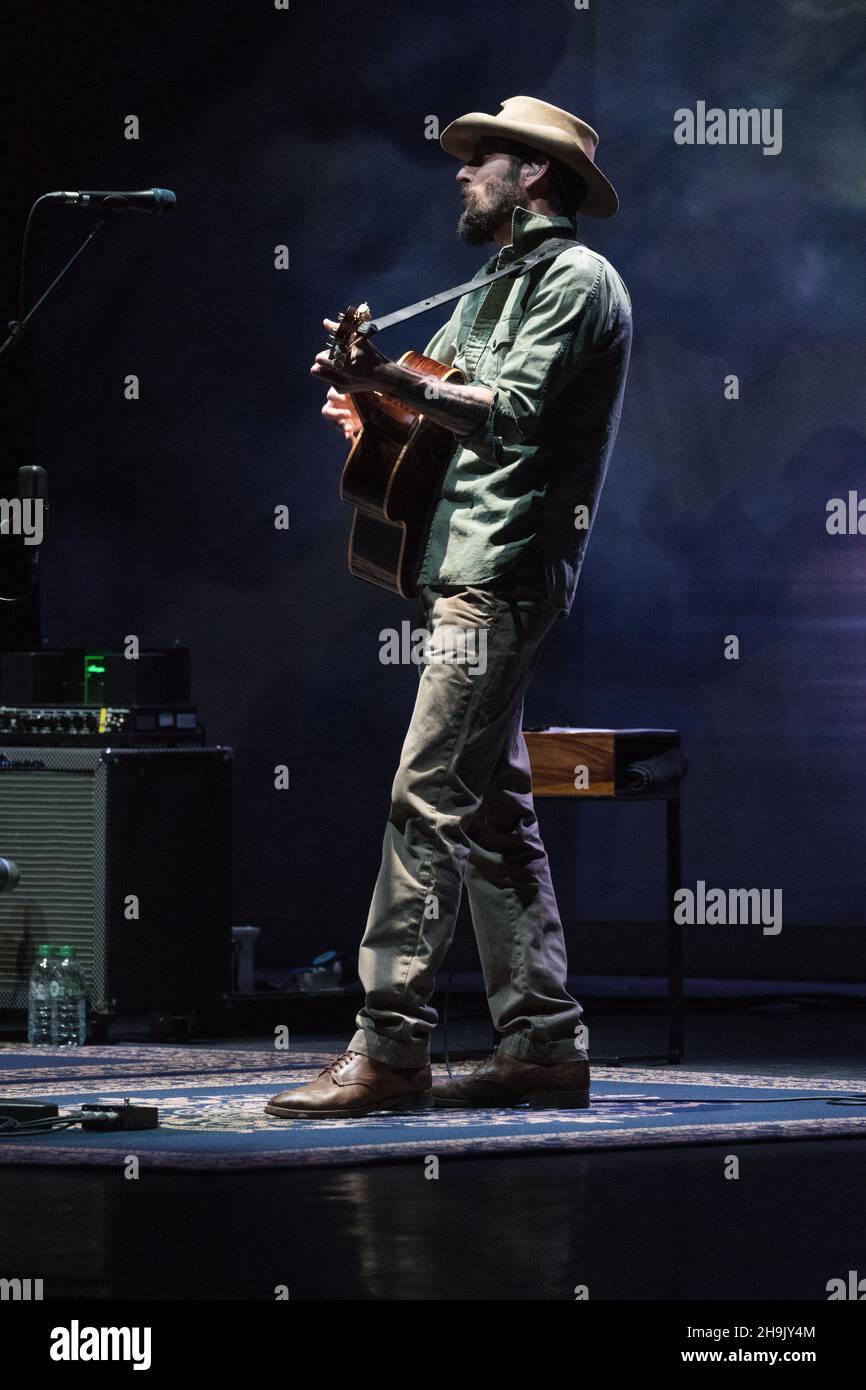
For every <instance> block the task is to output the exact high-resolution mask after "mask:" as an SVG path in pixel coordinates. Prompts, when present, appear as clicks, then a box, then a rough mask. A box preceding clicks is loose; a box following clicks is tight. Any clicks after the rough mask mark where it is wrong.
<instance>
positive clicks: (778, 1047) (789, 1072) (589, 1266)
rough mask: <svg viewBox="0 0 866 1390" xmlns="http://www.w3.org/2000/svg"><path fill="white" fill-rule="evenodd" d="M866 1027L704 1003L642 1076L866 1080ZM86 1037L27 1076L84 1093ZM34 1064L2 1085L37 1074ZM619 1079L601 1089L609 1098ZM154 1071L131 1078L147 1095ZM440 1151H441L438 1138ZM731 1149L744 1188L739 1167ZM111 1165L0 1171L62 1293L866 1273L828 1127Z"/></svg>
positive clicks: (863, 1244) (863, 1239)
mask: <svg viewBox="0 0 866 1390" xmlns="http://www.w3.org/2000/svg"><path fill="white" fill-rule="evenodd" d="M864 1022H866V1019H864V1015H863V1013H862V1011H860V1010H857V1009H851V1010H845V1011H841V1012H839V1011H835V1010H834V1011H828V1010H826V1009H812V1010H808V1009H796V1010H794V1009H791V1008H789V1007H788V1006H777V1007H771V1008H764V1009H760V1010H756V1009H754V1008H750V1009H742V1008H740V1009H737V1008H733V1007H731V1008H725V1009H723V1010H719V1009H713V1010H711V1011H705V1010H704V1011H701V1012H700V1013H698V1014H695V1015H693V1016H692V1017H690V1020H689V1026H688V1033H687V1060H686V1063H685V1064H684V1065H683V1066H681V1067H659V1068H653V1069H651V1073H650V1076H649V1078H648V1079H647V1080H646V1081H645V1082H642V1083H641V1087H642V1089H643V1088H648V1089H652V1088H653V1087H654V1086H661V1085H665V1086H667V1085H669V1084H672V1083H673V1080H674V1078H675V1077H678V1078H679V1080H680V1082H682V1081H683V1080H685V1077H686V1075H687V1074H689V1073H704V1074H705V1073H708V1072H716V1071H722V1072H724V1073H726V1074H727V1075H729V1076H730V1075H734V1076H737V1077H739V1078H741V1080H742V1081H743V1082H747V1081H748V1079H749V1078H755V1077H757V1076H761V1077H763V1078H768V1079H769V1078H775V1079H776V1081H777V1083H778V1082H779V1081H780V1080H781V1079H782V1078H787V1079H793V1080H799V1081H800V1083H803V1082H805V1081H808V1080H814V1079H820V1080H822V1081H823V1082H824V1083H825V1084H826V1083H827V1082H834V1081H839V1082H840V1083H843V1082H847V1083H848V1084H847V1086H844V1085H843V1086H840V1087H839V1091H840V1092H843V1091H844V1092H846V1093H848V1094H850V1093H851V1091H852V1090H856V1089H857V1088H858V1087H859V1085H860V1084H861V1083H866V1065H864V1060H863V1059H864V1058H866V1050H864V1047H863V1033H864ZM590 1028H591V1030H592V1032H591V1045H590V1056H591V1057H592V1054H593V1052H594V1051H596V1050H597V1051H599V1052H601V1051H603V1050H607V1049H610V1050H612V1051H623V1052H629V1051H634V1050H638V1051H651V1050H656V1049H657V1047H658V1044H659V1041H660V1039H661V1038H662V1037H663V1033H664V1019H663V1014H662V1013H659V1012H652V1011H648V1012H646V1013H641V1014H635V1013H631V1014H629V1015H627V1016H626V1015H623V1014H621V1013H619V1012H614V1013H610V1014H602V1013H601V1011H595V1010H593V1013H592V1015H591V1016H590ZM449 1033H450V1043H451V1049H452V1053H456V1052H457V1051H458V1050H459V1048H460V1046H462V1045H464V1044H465V1045H467V1046H470V1047H472V1048H481V1049H483V1047H484V1046H485V1044H486V1042H487V1041H488V1040H489V1031H488V1030H487V1028H486V1025H485V1024H484V1023H483V1021H481V1022H478V1023H472V1022H471V1021H466V1022H459V1023H458V1022H457V1021H456V1020H455V1021H453V1022H452V1025H451V1027H450V1029H449ZM345 1042H346V1039H345V1038H342V1037H341V1038H334V1039H326V1038H321V1037H319V1038H316V1039H301V1038H295V1039H293V1050H294V1049H298V1050H301V1049H302V1048H303V1047H304V1045H306V1046H307V1047H309V1048H310V1049H312V1048H313V1047H314V1048H315V1051H316V1053H318V1054H322V1055H331V1054H333V1053H335V1052H337V1051H339V1050H341V1049H342V1048H343V1047H344V1046H345ZM196 1046H198V1045H196ZM208 1049H212V1050H213V1052H214V1053H217V1054H220V1055H221V1059H222V1060H221V1064H222V1065H223V1066H224V1067H226V1068H231V1067H232V1066H233V1065H235V1059H234V1058H233V1056H232V1054H236V1060H237V1063H239V1064H240V1065H241V1066H243V1065H244V1061H243V1054H246V1056H247V1057H249V1056H250V1052H253V1053H258V1054H259V1056H258V1058H257V1065H260V1066H262V1075H266V1074H269V1070H270V1066H271V1065H272V1063H273V1050H272V1048H271V1047H270V1046H269V1044H268V1043H267V1042H266V1041H263V1040H254V1039H245V1040H239V1039H235V1040H232V1041H231V1042H225V1043H219V1044H211V1043H208ZM4 1050H5V1049H4ZM195 1050H196V1048H193V1049H192V1051H193V1052H194V1051H195ZM92 1051H94V1050H91V1049H85V1050H83V1051H82V1052H80V1053H78V1054H77V1055H68V1056H67V1060H66V1061H65V1062H64V1066H63V1067H62V1068H59V1069H55V1070H53V1072H52V1071H50V1070H48V1071H45V1070H43V1071H42V1072H41V1077H42V1079H41V1081H40V1080H38V1079H37V1077H36V1076H35V1075H34V1074H33V1073H32V1072H30V1074H29V1075H28V1076H27V1078H26V1085H27V1087H28V1089H30V1088H31V1087H33V1086H34V1085H35V1087H36V1088H41V1089H42V1090H47V1089H48V1088H49V1085H50V1081H51V1077H52V1076H53V1078H54V1081H55V1084H56V1085H58V1086H60V1085H63V1086H69V1085H75V1086H76V1088H77V1093H79V1094H80V1093H81V1091H82V1090H83V1089H85V1088H86V1085H87V1083H86V1082H85V1085H84V1087H83V1086H82V1081H81V1077H80V1073H81V1071H82V1069H83V1068H85V1067H86V1068H87V1071H86V1072H85V1075H90V1077H91V1080H92V1083H93V1084H92V1088H91V1089H93V1090H94V1091H98V1090H101V1089H102V1087H101V1085H100V1083H99V1081H98V1078H97V1076H96V1071H95V1070H94V1071H91V1070H90V1068H95V1069H96V1070H98V1069H99V1068H100V1067H101V1065H102V1062H101V1059H100V1058H98V1057H97V1056H96V1055H95V1053H94V1055H93V1058H92V1061H87V1060H86V1054H87V1052H92ZM157 1051H158V1049H157ZM184 1051H185V1050H184V1049H183V1048H180V1049H177V1048H174V1049H166V1050H162V1054H161V1057H160V1058H159V1059H156V1058H154V1063H153V1065H155V1066H157V1067H158V1068H159V1070H160V1071H162V1069H164V1068H165V1066H166V1063H168V1062H171V1063H172V1064H173V1067H174V1074H175V1076H176V1077H177V1079H178V1080H179V1081H180V1080H183V1078H184V1069H186V1080H187V1081H188V1080H189V1079H191V1074H192V1075H194V1074H195V1073H196V1071H197V1070H198V1068H197V1064H196V1059H195V1058H194V1057H193V1056H191V1055H189V1050H187V1054H188V1055H187V1057H186V1061H184V1055H183V1054H184ZM237 1054H240V1055H237ZM7 1055H9V1054H7ZM19 1055H20V1054H19ZM135 1055H136V1056H138V1057H139V1058H141V1057H142V1053H141V1051H140V1050H139V1049H137V1048H136V1049H135ZM0 1058H2V1052H0ZM118 1060H119V1059H118ZM213 1060H214V1061H216V1060H218V1059H217V1058H216V1057H214V1059H213ZM44 1061H45V1062H48V1061H49V1059H48V1058H47V1057H46V1058H45V1059H44ZM191 1063H192V1067H191V1069H190V1064H191ZM37 1065H38V1066H39V1067H40V1068H42V1067H43V1059H39V1060H38V1062H37ZM140 1065H141V1066H147V1067H148V1068H149V1067H150V1065H151V1063H150V1062H144V1061H143V1062H141V1064H140ZM28 1067H29V1059H28V1060H27V1062H26V1063H25V1066H24V1068H23V1070H22V1069H21V1068H20V1067H16V1068H15V1069H14V1070H13V1069H10V1070H9V1071H6V1072H5V1079H6V1080H7V1081H9V1082H12V1081H13V1079H14V1082H15V1083H16V1084H18V1083H23V1082H24V1072H25V1071H27V1070H28ZM266 1067H267V1068H268V1072H265V1068H266ZM642 1072H643V1074H644V1075H645V1074H646V1069H642ZM76 1073H77V1074H79V1075H78V1077H77V1079H76V1075H75V1074H76ZM614 1074H615V1069H611V1070H610V1071H607V1072H606V1073H605V1077H604V1078H603V1080H604V1085H603V1086H602V1084H601V1083H602V1078H600V1079H599V1081H595V1080H594V1088H595V1087H596V1086H599V1087H600V1088H601V1089H602V1091H606V1090H608V1088H609V1086H612V1085H613V1084H614V1082H613V1080H608V1078H613V1076H614ZM148 1075H150V1076H151V1077H153V1076H154V1075H155V1073H154V1072H139V1074H138V1076H137V1077H135V1078H134V1079H133V1080H134V1089H135V1091H136V1093H137V1092H138V1090H139V1089H140V1088H143V1089H142V1095H144V1094H145V1092H146V1089H147V1080H148ZM163 1075H164V1071H163ZM235 1075H236V1074H235ZM257 1075H258V1073H257ZM61 1077H63V1080H62V1081H61ZM620 1078H621V1081H623V1082H624V1081H625V1075H624V1074H623V1073H620ZM246 1079H247V1080H249V1077H247V1078H246ZM687 1084H688V1083H687ZM810 1089H811V1088H808V1087H806V1088H805V1090H806V1092H807V1093H810ZM822 1089H823V1088H822ZM831 1089H832V1086H831ZM863 1089H864V1090H866V1084H864V1085H863ZM791 1108H792V1109H794V1110H796V1109H798V1108H799V1107H797V1106H793V1107H791ZM580 1113H581V1112H578V1114H580ZM590 1113H591V1112H590ZM428 1118H430V1117H428ZM792 1118H793V1117H792ZM864 1120H866V1114H864ZM275 1123H276V1124H278V1125H279V1122H275ZM78 1137H79V1138H83V1137H84V1136H78ZM695 1137H696V1138H697V1136H695ZM126 1139H127V1140H128V1141H130V1142H128V1143H127V1144H126V1145H125V1146H123V1147H125V1152H126V1153H127V1154H130V1153H136V1152H137V1151H138V1150H137V1145H136V1143H135V1139H136V1136H135V1135H134V1134H133V1135H128V1136H126ZM732 1140H733V1142H732ZM427 1150H428V1152H430V1153H433V1154H436V1153H437V1147H436V1143H435V1140H434V1142H433V1143H431V1144H429V1145H427ZM731 1155H735V1156H736V1157H737V1158H738V1159H739V1163H740V1176H739V1178H738V1179H736V1180H731V1179H730V1178H728V1177H726V1176H725V1172H726V1166H727V1165H728V1162H729V1158H730V1156H731ZM116 1157H117V1159H118V1161H117V1162H115V1163H113V1164H112V1165H110V1166H107V1167H102V1168H92V1169H80V1168H75V1167H73V1168H67V1167H65V1166H64V1167H60V1166H52V1167H26V1168H25V1167H18V1166H16V1167H4V1168H0V1267H2V1268H4V1269H7V1270H8V1269H9V1268H11V1267H14V1268H15V1269H19V1270H21V1271H22V1272H24V1273H32V1274H34V1275H37V1274H38V1275H39V1277H43V1278H44V1279H45V1288H46V1297H47V1298H63V1297H69V1296H75V1297H83V1298H94V1299H108V1298H121V1299H123V1298H126V1299H138V1298H148V1297H156V1298H165V1299H172V1300H175V1299H177V1300H187V1299H229V1298H235V1299H236V1298H241V1299H244V1298H249V1299H262V1298H264V1299H270V1298H272V1297H273V1290H274V1288H275V1286H276V1285H278V1284H285V1285H287V1287H288V1288H289V1291H290V1295H291V1297H292V1298H293V1299H302V1300H303V1299H311V1300H320V1299H348V1300H364V1299H388V1300H392V1299H393V1300H404V1299H406V1300H419V1299H420V1300H448V1299H460V1300H464V1299H468V1300H477V1299H492V1300H498V1299H505V1300H508V1299H541V1300H550V1299H553V1300H557V1299H568V1300H569V1301H571V1300H573V1298H574V1288H575V1287H576V1286H577V1285H578V1284H588V1285H589V1288H590V1296H591V1298H593V1299H635V1300H657V1299H662V1300H666V1299H673V1300H679V1299H716V1298H723V1299H745V1300H767V1299H797V1300H820V1301H823V1300H825V1299H826V1292H825V1289H826V1284H827V1281H828V1280H829V1279H831V1278H834V1277H837V1276H841V1277H844V1276H845V1275H846V1272H847V1271H848V1270H849V1269H858V1268H861V1266H862V1251H863V1249H864V1248H866V1200H864V1198H866V1176H864V1175H866V1164H864V1159H866V1141H864V1140H863V1139H859V1138H836V1137H834V1136H832V1134H826V1135H825V1136H824V1137H821V1138H819V1139H817V1140H816V1139H814V1138H812V1139H809V1140H804V1139H800V1138H788V1139H786V1140H785V1141H784V1142H780V1140H779V1138H778V1137H774V1136H770V1135H769V1133H768V1134H767V1136H766V1138H764V1139H762V1140H758V1141H757V1142H755V1141H754V1140H753V1141H751V1142H748V1143H746V1142H742V1141H741V1140H740V1139H734V1136H731V1140H729V1141H728V1142H725V1141H724V1140H721V1141H718V1142H716V1141H713V1142H709V1143H708V1142H695V1143H688V1142H687V1143H685V1144H678V1145H677V1146H676V1147H670V1146H665V1147H654V1148H640V1149H633V1148H620V1149H609V1148H608V1149H599V1150H596V1149H590V1150H588V1151H585V1152H577V1153H575V1152H568V1151H563V1152H555V1153H550V1152H547V1151H539V1152H536V1153H527V1152H525V1151H524V1152H522V1153H521V1154H520V1155H519V1156H516V1157H511V1156H509V1155H508V1154H507V1153H505V1152H502V1151H500V1152H498V1153H496V1154H494V1155H492V1156H488V1155H485V1156H484V1157H481V1156H473V1155H471V1154H465V1153H464V1154H462V1155H460V1156H455V1157H454V1158H453V1159H452V1158H450V1157H449V1156H448V1155H447V1152H443V1153H442V1154H441V1155H440V1171H439V1177H438V1178H437V1179H432V1180H431V1179H428V1178H426V1177H425V1165H424V1162H423V1158H422V1156H420V1155H419V1154H418V1153H417V1152H416V1153H415V1154H413V1155H412V1156H408V1157H405V1158H402V1159H399V1160H397V1161H387V1162H381V1161H379V1162H377V1163H373V1164H371V1163H369V1162H366V1163H365V1162H359V1163H356V1164H353V1163H351V1162H350V1163H348V1164H346V1163H345V1161H343V1163H342V1164H341V1166H339V1167H329V1166H316V1167H302V1168H285V1169H280V1170H273V1169H259V1170H253V1171H250V1170H246V1171H239V1172H218V1171H206V1172H202V1171H187V1172H182V1171H177V1170H173V1171H161V1170H159V1169H156V1168H148V1167H147V1166H146V1164H144V1163H143V1164H142V1166H141V1174H140V1176H139V1178H138V1179H137V1180H135V1181H133V1180H130V1179H128V1178H126V1177H125V1176H124V1171H123V1167H122V1165H121V1163H120V1162H119V1159H120V1157H121V1155H120V1154H118V1155H117V1156H116Z"/></svg>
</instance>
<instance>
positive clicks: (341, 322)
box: [328, 303, 373, 363]
mask: <svg viewBox="0 0 866 1390" xmlns="http://www.w3.org/2000/svg"><path fill="white" fill-rule="evenodd" d="M372 317H373V315H372V313H371V312H370V306H369V304H367V303H364V304H359V305H358V307H357V309H356V308H355V307H354V306H353V305H351V304H350V305H349V307H348V309H343V310H342V312H341V313H340V315H339V317H338V321H337V327H336V328H334V329H332V330H331V332H330V333H329V334H328V343H329V346H330V353H329V356H330V358H331V361H332V362H334V361H336V362H338V363H339V362H340V361H341V359H343V358H345V357H346V356H347V355H348V353H349V352H350V350H351V348H352V346H353V345H354V342H355V339H356V338H357V336H358V329H359V328H360V326H361V324H362V323H369V321H370V319H371V318H372Z"/></svg>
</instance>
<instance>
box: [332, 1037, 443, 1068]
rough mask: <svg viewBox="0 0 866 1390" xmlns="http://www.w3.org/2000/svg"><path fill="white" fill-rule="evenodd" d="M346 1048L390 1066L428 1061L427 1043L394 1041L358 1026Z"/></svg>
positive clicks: (418, 1063)
mask: <svg viewBox="0 0 866 1390" xmlns="http://www.w3.org/2000/svg"><path fill="white" fill-rule="evenodd" d="M347 1050H348V1051H349V1052H363V1054H364V1056H365V1057H372V1058H373V1060H374V1061H375V1062H387V1063H388V1065H389V1066H391V1067H426V1066H427V1065H428V1063H429V1061H430V1047H429V1044H428V1043H426V1042H420V1043H401V1042H395V1041H394V1039H393V1038H384V1037H383V1036H382V1034H381V1033H374V1032H373V1029H372V1028H359V1029H358V1031H357V1033H355V1035H354V1037H353V1038H352V1041H351V1042H350V1043H349V1046H348V1049H347Z"/></svg>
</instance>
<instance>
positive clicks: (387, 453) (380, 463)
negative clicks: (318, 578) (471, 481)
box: [329, 304, 464, 598]
mask: <svg viewBox="0 0 866 1390" xmlns="http://www.w3.org/2000/svg"><path fill="white" fill-rule="evenodd" d="M370 317H371V315H370V309H369V306H368V305H367V304H361V305H359V306H358V308H357V309H356V308H354V307H351V306H350V307H349V308H348V309H344V310H343V312H342V313H341V314H340V316H339V322H338V326H337V328H335V329H334V330H333V331H332V332H331V334H330V337H329V341H330V355H331V357H332V358H334V359H336V360H339V359H340V357H341V356H346V355H348V353H349V351H350V350H351V348H352V345H353V343H354V342H355V340H356V336H357V331H358V325H359V324H361V323H364V322H366V321H367V320H369V319H370ZM398 360H399V362H400V364H401V365H402V366H404V367H408V368H409V369H410V370H411V371H414V372H420V373H422V374H423V375H425V376H433V377H438V378H439V380H441V381H453V382H462V381H463V380H464V377H463V373H462V372H461V371H459V370H458V369H457V368H456V367H446V366H445V364H444V363H443V362H436V361H434V359H433V358H432V357H423V356H422V355H421V353H419V352H411V351H410V352H404V353H403V356H402V357H400V358H399V359H398ZM349 394H350V396H351V400H352V404H353V405H354V407H355V409H356V411H357V412H358V415H359V416H360V418H361V422H362V424H361V428H360V429H359V430H358V431H357V433H356V435H355V437H354V440H353V442H352V447H351V449H350V451H349V456H348V458H347V459H346V462H345V464H344V465H343V473H342V476H341V478H340V497H341V498H342V500H343V501H344V502H347V503H348V504H349V506H350V507H352V508H353V517H352V527H351V531H350V533H349V553H348V559H349V572H350V573H351V574H353V575H355V577H356V578H357V579H363V580H366V582H367V583H368V584H377V585H378V586H379V588H381V589H387V590H388V591H389V593H392V594H399V595H400V597H401V598H412V597H414V595H415V593H416V592H417V586H416V584H415V571H416V569H417V567H418V563H419V561H420V558H421V556H422V554H423V549H424V544H425V542H426V538H427V531H428V528H429V526H430V522H431V520H432V517H433V512H434V510H435V508H436V503H437V502H438V501H439V498H440V496H441V492H442V482H443V478H444V476H445V470H446V468H447V467H448V464H449V461H450V459H451V456H452V454H453V453H454V449H455V447H456V441H455V438H454V435H453V434H452V433H451V431H450V430H446V429H445V428H444V426H442V425H438V424H436V423H435V422H434V421H432V420H428V419H427V418H426V417H425V416H424V415H423V414H421V413H419V412H417V411H415V410H413V409H411V408H410V407H409V406H405V405H403V404H402V402H401V401H396V400H394V399H393V397H391V396H386V395H384V394H383V393H382V392H381V391H359V392H358V394H357V395H352V394H351V392H350V393H349Z"/></svg>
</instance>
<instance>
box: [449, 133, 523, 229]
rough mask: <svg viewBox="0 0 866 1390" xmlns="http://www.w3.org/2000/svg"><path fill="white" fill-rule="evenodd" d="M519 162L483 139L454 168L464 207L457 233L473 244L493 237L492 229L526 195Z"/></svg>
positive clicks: (495, 227) (507, 218) (517, 205)
mask: <svg viewBox="0 0 866 1390" xmlns="http://www.w3.org/2000/svg"><path fill="white" fill-rule="evenodd" d="M520 169H521V166H520V164H519V163H518V161H517V160H516V159H515V158H514V156H513V155H510V154H504V153H502V152H500V151H497V150H496V148H495V146H494V145H493V144H492V142H490V143H488V142H486V141H482V142H481V144H479V145H478V146H477V147H476V150H475V154H474V156H473V158H472V159H471V160H467V162H466V163H465V164H464V165H463V166H462V167H461V168H460V169H459V170H458V172H457V183H458V185H459V187H460V193H461V196H462V198H463V211H462V213H461V214H460V220H459V222H458V223H457V235H458V236H459V237H462V238H463V240H464V241H468V242H469V243H470V245H472V246H481V245H483V243H484V242H485V241H492V240H493V233H494V232H495V231H496V229H497V227H500V226H501V225H502V223H503V222H510V220H511V214H512V212H513V211H514V209H515V208H516V207H519V206H520V204H521V201H522V200H523V198H524V197H525V192H524V188H523V184H522V182H521V179H520Z"/></svg>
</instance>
